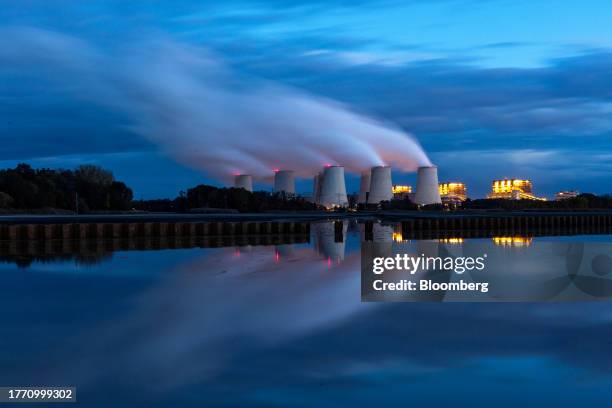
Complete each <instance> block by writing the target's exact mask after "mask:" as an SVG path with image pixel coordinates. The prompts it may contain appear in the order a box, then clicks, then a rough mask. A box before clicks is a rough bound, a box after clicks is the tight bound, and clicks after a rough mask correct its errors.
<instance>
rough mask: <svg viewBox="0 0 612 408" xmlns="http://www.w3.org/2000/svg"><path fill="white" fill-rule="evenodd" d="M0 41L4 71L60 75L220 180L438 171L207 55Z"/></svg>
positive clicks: (388, 129) (30, 32)
mask: <svg viewBox="0 0 612 408" xmlns="http://www.w3.org/2000/svg"><path fill="white" fill-rule="evenodd" d="M0 34H1V35H0V62H1V63H2V64H6V65H7V66H15V67H16V66H22V67H23V68H24V69H27V70H34V69H35V68H36V67H38V66H45V67H46V69H52V70H56V71H57V72H58V75H56V76H55V78H54V79H55V80H56V81H58V82H61V83H62V85H65V89H70V92H71V93H73V94H74V95H75V96H76V98H79V99H87V100H93V101H94V102H96V103H99V104H101V105H104V106H106V107H110V108H112V109H115V110H117V111H119V112H121V113H123V114H125V115H126V116H127V117H128V118H129V119H130V120H131V122H132V129H133V131H135V132H136V133H138V134H140V135H142V136H143V137H146V138H149V139H151V140H152V141H154V142H155V143H157V144H159V145H161V146H162V147H163V148H164V149H166V150H167V151H168V152H169V153H170V154H172V155H173V156H174V157H176V158H177V159H178V160H180V161H181V162H183V163H186V164H188V165H190V166H192V167H194V168H198V169H202V170H205V171H207V172H209V173H211V174H213V175H217V176H222V177H227V176H228V175H229V174H230V173H232V172H234V171H239V172H241V173H246V174H252V175H254V176H255V177H259V178H263V177H268V176H269V175H270V174H271V171H272V169H273V168H275V167H280V168H285V169H293V170H295V171H296V172H297V174H298V175H299V176H302V177H305V176H308V177H311V176H312V174H313V173H314V172H315V170H316V169H318V168H319V167H320V166H321V165H322V164H324V163H339V164H342V165H344V166H345V167H346V168H347V170H349V171H353V172H359V171H361V170H363V168H365V167H370V166H376V165H382V164H393V165H394V166H395V167H396V168H398V169H402V170H406V171H412V170H416V168H417V167H418V166H429V165H430V164H431V163H430V162H429V160H428V158H427V156H426V155H425V153H424V152H423V150H422V149H421V147H420V146H419V144H418V143H417V142H416V141H415V140H414V139H413V138H412V137H411V136H410V135H408V134H406V133H404V132H403V131H401V130H400V129H399V128H397V127H393V126H391V125H389V124H386V123H382V122H379V121H376V120H374V119H371V118H368V117H364V116H361V115H358V114H356V113H354V112H351V111H350V110H349V109H348V108H347V107H346V106H344V105H342V104H340V103H338V102H335V101H332V100H329V99H325V98H321V97H316V96H313V95H309V94H307V93H305V92H302V91H299V90H297V89H293V88H289V87H286V86H281V85H279V84H276V83H272V82H269V81H263V80H258V79H256V78H252V77H246V76H243V75H240V74H239V73H238V72H236V71H234V70H232V69H230V68H228V67H226V66H224V65H223V64H222V63H221V61H220V60H219V59H218V58H216V57H215V56H214V55H212V54H211V53H210V52H207V51H206V50H204V49H200V48H195V47H191V46H187V45H184V44H178V43H176V42H172V41H168V40H160V41H157V42H154V41H150V40H149V41H144V42H142V43H139V44H132V45H131V46H129V47H126V49H123V50H120V51H119V52H117V54H106V53H103V52H102V51H101V50H98V49H95V48H94V47H92V46H91V45H90V44H87V43H85V42H82V41H80V40H78V39H76V38H73V37H70V36H65V35H61V34H58V33H54V32H49V31H43V30H36V29H10V30H4V32H0ZM60 72H61V74H59V73H60Z"/></svg>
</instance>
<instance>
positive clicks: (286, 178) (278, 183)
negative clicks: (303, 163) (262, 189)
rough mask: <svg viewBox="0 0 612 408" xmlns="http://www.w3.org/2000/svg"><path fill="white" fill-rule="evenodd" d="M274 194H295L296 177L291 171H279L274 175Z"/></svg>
mask: <svg viewBox="0 0 612 408" xmlns="http://www.w3.org/2000/svg"><path fill="white" fill-rule="evenodd" d="M274 192H275V193H285V194H295V175H294V173H293V171H291V170H279V171H277V172H276V173H274Z"/></svg>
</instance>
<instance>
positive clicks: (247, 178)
mask: <svg viewBox="0 0 612 408" xmlns="http://www.w3.org/2000/svg"><path fill="white" fill-rule="evenodd" d="M234 187H236V188H244V189H245V190H246V191H251V192H253V176H251V175H250V174H238V175H236V178H235V179H234Z"/></svg>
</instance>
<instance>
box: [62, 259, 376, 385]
mask: <svg viewBox="0 0 612 408" xmlns="http://www.w3.org/2000/svg"><path fill="white" fill-rule="evenodd" d="M233 251H234V249H232V248H227V249H223V250H218V251H217V252H216V253H215V257H214V258H211V257H203V258H201V259H199V260H198V261H195V262H191V263H189V264H185V265H182V266H180V267H179V268H177V269H176V270H175V271H174V272H173V273H172V275H171V276H170V277H169V279H168V280H167V281H165V282H161V283H160V284H159V285H158V286H156V287H154V288H152V289H151V290H149V291H148V292H146V293H144V294H143V295H142V296H141V297H140V298H139V299H138V300H137V301H136V307H135V309H134V310H133V311H132V312H130V313H129V314H128V315H126V316H125V317H124V318H123V319H121V320H119V321H117V322H114V323H111V324H108V325H103V326H101V327H98V328H97V329H96V330H95V331H94V332H93V333H91V336H90V338H87V339H83V338H80V339H78V342H79V344H88V345H90V346H89V347H88V348H87V349H83V348H82V347H76V348H75V350H82V351H83V352H84V355H79V356H75V358H74V360H73V361H79V365H78V366H77V367H73V371H77V373H76V374H81V376H80V377H81V378H82V376H83V375H85V373H88V374H90V375H91V376H92V377H91V378H89V381H91V382H97V381H100V378H99V377H100V376H108V378H113V377H115V376H121V378H122V380H125V381H129V379H130V378H131V377H132V376H134V377H138V378H140V379H141V380H142V376H143V373H146V376H147V377H148V378H146V380H148V381H147V382H149V383H151V384H155V386H159V387H162V388H163V387H175V386H179V385H183V384H185V383H187V382H189V381H191V380H193V379H195V378H202V377H203V376H204V377H210V376H214V375H216V374H217V373H219V372H220V371H221V370H222V369H223V367H224V366H225V364H226V363H227V364H230V362H226V359H230V358H231V357H233V353H234V352H235V348H236V347H237V345H238V344H239V345H240V346H239V347H240V349H244V348H249V347H257V348H266V347H271V346H274V345H276V344H279V343H282V342H285V341H287V340H288V339H291V338H293V337H295V336H302V335H305V334H307V333H310V332H312V331H316V330H318V329H319V328H323V327H325V326H327V325H333V324H335V323H334V322H335V321H337V320H338V319H342V318H345V317H347V316H349V315H351V314H353V313H355V312H359V311H363V310H364V309H368V308H370V307H372V306H367V305H362V304H361V303H360V298H359V284H360V280H359V273H358V272H357V271H358V269H359V261H360V258H359V255H358V254H356V253H352V254H350V255H349V256H347V258H346V259H345V260H344V262H342V263H341V264H339V265H334V268H333V269H332V271H331V273H330V270H329V269H328V268H327V267H326V266H325V265H324V264H323V263H321V262H319V261H318V257H317V256H316V255H315V254H314V253H313V252H312V251H311V250H309V249H295V250H294V251H293V253H292V254H291V255H288V256H287V257H286V258H283V259H282V261H281V263H275V262H274V260H273V258H274V256H273V254H274V253H275V250H274V247H257V248H253V250H252V251H251V252H249V253H245V254H244V255H245V256H241V257H235V256H233ZM289 266H290V267H289ZM254 305H257V307H256V312H254V311H253V307H254ZM247 339H248V342H246V343H245V342H244V341H245V340H247ZM106 350H121V353H120V354H113V355H112V359H113V361H117V366H116V367H117V368H118V371H117V372H114V371H113V372H100V370H99V367H107V368H108V365H107V364H104V362H105V361H106V360H107V359H108V357H109V356H108V355H107V354H106ZM119 367H121V368H120V369H119ZM130 370H135V371H134V372H131V371H130ZM168 372H173V373H175V375H174V378H173V379H172V381H173V382H172V383H167V381H168V378H167V377H166V374H167V373H168ZM158 373H159V377H158ZM56 374H57V373H56ZM56 374H54V379H56V377H57V376H56ZM70 374H71V375H72V376H71V378H75V377H76V376H74V374H75V373H74V372H73V373H70ZM85 380H87V379H84V381H85Z"/></svg>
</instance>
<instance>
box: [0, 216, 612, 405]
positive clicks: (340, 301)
mask: <svg viewBox="0 0 612 408" xmlns="http://www.w3.org/2000/svg"><path fill="white" fill-rule="evenodd" d="M400 231H401V230H400ZM394 233H397V230H396V229H394V226H393V225H386V224H384V223H380V222H372V223H370V224H369V225H366V224H364V223H360V224H357V225H356V224H354V223H350V222H348V221H342V222H333V221H331V222H324V223H318V224H313V226H312V228H311V234H312V236H311V240H310V242H309V241H308V240H302V241H300V242H290V243H288V244H286V245H284V244H279V243H275V242H272V241H268V242H267V243H265V242H264V243H263V244H262V245H257V244H258V243H257V242H256V243H253V244H252V245H239V246H237V245H235V242H232V241H229V242H228V245H227V246H226V247H219V245H217V246H216V247H214V248H210V247H207V246H205V245H202V247H195V246H191V247H189V248H182V249H167V250H163V251H135V250H130V249H129V247H126V248H124V249H121V250H118V251H117V252H116V254H115V256H112V257H108V258H106V259H105V260H104V261H103V262H101V263H99V264H92V265H89V268H88V270H87V272H92V271H93V272H96V271H97V272H98V273H97V274H96V273H87V274H86V273H85V272H83V274H82V275H79V274H71V275H68V274H59V273H49V272H57V271H63V270H65V269H66V266H65V264H64V263H62V262H53V261H51V262H44V263H42V262H39V261H38V260H36V259H33V263H32V264H31V265H30V267H29V268H28V269H27V271H28V273H24V271H23V270H17V268H16V267H15V266H14V265H13V264H8V263H7V264H2V265H0V267H1V268H2V271H1V272H2V273H1V274H0V276H1V277H2V279H3V281H2V285H0V299H1V301H2V304H3V309H4V310H11V311H12V313H11V314H5V315H4V317H3V325H2V327H1V328H0V339H1V345H2V347H3V350H11V353H3V354H2V355H0V383H2V384H51V383H53V384H71V385H76V386H77V387H78V389H79V401H81V403H82V404H84V405H85V406H100V407H106V406H109V403H108V401H109V395H112V396H113V398H114V399H117V400H119V401H120V403H114V402H113V403H112V405H113V406H182V407H185V406H245V407H248V406H325V405H342V406H380V405H391V406H397V405H402V404H405V403H406V401H410V402H411V403H413V404H414V405H416V406H445V405H449V403H453V404H457V405H460V406H473V407H482V408H484V407H490V406H491V405H495V406H501V407H508V408H509V407H515V406H517V405H520V404H521V403H522V402H524V401H523V398H522V397H521V396H524V395H525V394H527V393H528V394H529V395H530V398H532V399H533V401H534V404H535V403H537V404H539V406H548V405H550V404H551V398H553V399H554V401H553V402H554V403H555V405H556V406H562V407H563V406H564V407H570V406H576V405H579V404H581V405H585V404H586V405H587V406H592V405H601V406H608V405H609V404H610V402H612V397H611V396H610V395H609V393H606V392H602V391H601V390H605V389H607V388H606V386H607V385H609V383H610V380H611V379H612V370H611V369H610V367H612V353H610V352H608V342H609V338H610V336H612V326H611V325H610V317H609V316H610V313H611V312H612V308H611V307H610V306H609V304H607V303H603V302H602V303H591V304H588V303H567V304H564V303H553V304H502V303H491V304H486V305H485V304H462V303H454V304H435V303H412V304H409V303H362V302H361V301H360V273H359V271H360V265H361V248H362V246H363V248H364V249H365V248H367V250H368V251H371V252H372V254H376V255H377V256H390V255H391V254H393V253H394V251H396V250H397V248H398V242H397V241H396V236H395V235H394ZM580 239H582V240H584V239H587V238H584V237H582V238H580ZM601 240H602V241H601V242H600V241H597V240H596V239H595V238H593V240H592V241H590V242H588V244H585V243H580V242H576V238H574V239H571V240H564V239H560V238H555V239H554V240H552V239H551V240H549V239H546V238H535V239H534V240H533V242H532V244H531V245H530V246H528V247H524V248H522V249H521V250H520V251H508V250H507V249H506V248H505V247H501V246H497V245H496V243H495V242H494V241H492V240H491V239H490V238H483V239H469V238H468V239H464V240H462V241H458V240H453V239H448V240H445V239H444V238H441V237H436V238H435V239H431V240H416V239H415V240H412V241H409V242H407V241H404V240H401V242H402V245H406V249H407V251H408V252H409V253H410V254H412V255H420V254H424V255H426V256H437V255H440V256H455V257H456V256H474V255H476V256H479V255H481V254H482V252H483V251H486V252H487V253H488V254H489V256H490V259H489V261H488V264H489V265H491V266H490V267H489V268H487V270H486V273H487V278H488V279H493V280H495V279H496V277H501V276H503V275H507V274H515V275H516V279H517V281H518V282H517V286H518V285H519V284H523V283H526V282H527V283H528V282H531V281H532V280H536V281H537V280H544V279H545V278H546V276H545V275H546V273H545V272H546V271H547V270H548V269H546V268H550V269H557V270H558V272H559V274H558V275H559V279H560V280H559V281H552V282H551V286H550V287H551V288H552V290H551V292H550V294H551V296H552V297H554V296H555V291H556V290H558V289H559V288H566V287H567V286H568V285H576V286H580V287H584V288H586V290H592V289H590V288H592V287H595V288H599V289H597V290H599V291H600V292H594V294H593V296H597V294H600V295H601V294H602V293H605V290H606V281H608V280H609V278H610V276H609V274H610V272H611V271H610V265H611V262H610V257H609V255H610V251H609V245H610V240H611V238H610V237H601ZM365 242H368V243H369V244H368V245H363V243H365ZM245 243H246V242H245ZM370 244H371V245H370ZM402 248H404V247H402ZM107 253H112V251H109V252H107ZM322 259H323V260H325V261H326V260H328V259H329V260H333V262H332V263H331V265H327V263H326V262H322ZM111 272H112V273H111ZM483 273H484V272H483ZM428 278H429V279H431V280H432V281H435V282H439V281H443V280H444V279H445V277H444V276H443V275H440V274H436V273H433V272H432V273H431V274H430V275H428ZM479 278H481V276H478V275H477V274H475V273H467V272H466V273H465V274H463V279H466V280H478V279H479ZM500 279H501V278H500ZM594 279H600V280H594ZM558 282H560V283H558ZM592 283H596V285H592ZM491 288H492V292H491V293H490V294H489V295H491V296H502V295H505V294H507V293H508V292H504V293H499V292H495V287H494V285H493V284H492V285H491ZM510 289H511V290H512V288H510ZM447 296H448V295H446V294H437V295H423V296H422V298H421V299H420V300H441V299H440V298H442V297H443V298H444V299H446V298H447ZM389 300H393V299H392V296H391V297H390V299H389ZM41 356H44V357H41ZM576 376H579V378H580V381H579V382H577V381H576ZM440 389H444V390H445V392H444V393H440V392H439V390H440ZM540 394H541V395H542V396H541V397H540ZM449 395H450V396H452V400H451V399H449V398H450V397H448V396H449ZM96 401H100V402H96ZM330 401H333V402H335V401H338V403H337V404H336V403H330Z"/></svg>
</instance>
